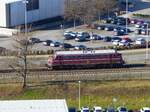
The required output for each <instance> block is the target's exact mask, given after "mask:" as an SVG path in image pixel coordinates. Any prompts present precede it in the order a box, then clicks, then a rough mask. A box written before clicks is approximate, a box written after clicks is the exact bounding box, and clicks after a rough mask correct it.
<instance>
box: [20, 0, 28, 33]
mask: <svg viewBox="0 0 150 112" xmlns="http://www.w3.org/2000/svg"><path fill="white" fill-rule="evenodd" d="M22 3H23V4H24V8H25V13H24V22H25V35H26V36H27V31H28V27H27V4H28V3H29V2H28V1H27V0H23V1H22Z"/></svg>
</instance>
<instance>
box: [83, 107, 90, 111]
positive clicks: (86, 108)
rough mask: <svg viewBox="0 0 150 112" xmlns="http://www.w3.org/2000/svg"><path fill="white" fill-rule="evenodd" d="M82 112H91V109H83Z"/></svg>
mask: <svg viewBox="0 0 150 112" xmlns="http://www.w3.org/2000/svg"><path fill="white" fill-rule="evenodd" d="M81 112H90V109H89V107H82V108H81Z"/></svg>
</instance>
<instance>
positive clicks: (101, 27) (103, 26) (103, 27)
mask: <svg viewBox="0 0 150 112" xmlns="http://www.w3.org/2000/svg"><path fill="white" fill-rule="evenodd" d="M97 29H98V30H104V29H105V25H99V26H98V27H97Z"/></svg>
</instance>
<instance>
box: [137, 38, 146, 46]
mask: <svg viewBox="0 0 150 112" xmlns="http://www.w3.org/2000/svg"><path fill="white" fill-rule="evenodd" d="M135 44H136V45H145V44H146V40H145V39H143V38H138V39H137V40H136V41H135Z"/></svg>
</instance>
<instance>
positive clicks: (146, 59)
mask: <svg viewBox="0 0 150 112" xmlns="http://www.w3.org/2000/svg"><path fill="white" fill-rule="evenodd" d="M146 26H147V28H146V29H147V30H146V34H147V40H146V58H145V63H147V61H148V33H149V31H148V27H149V24H148V23H147V24H146Z"/></svg>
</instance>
